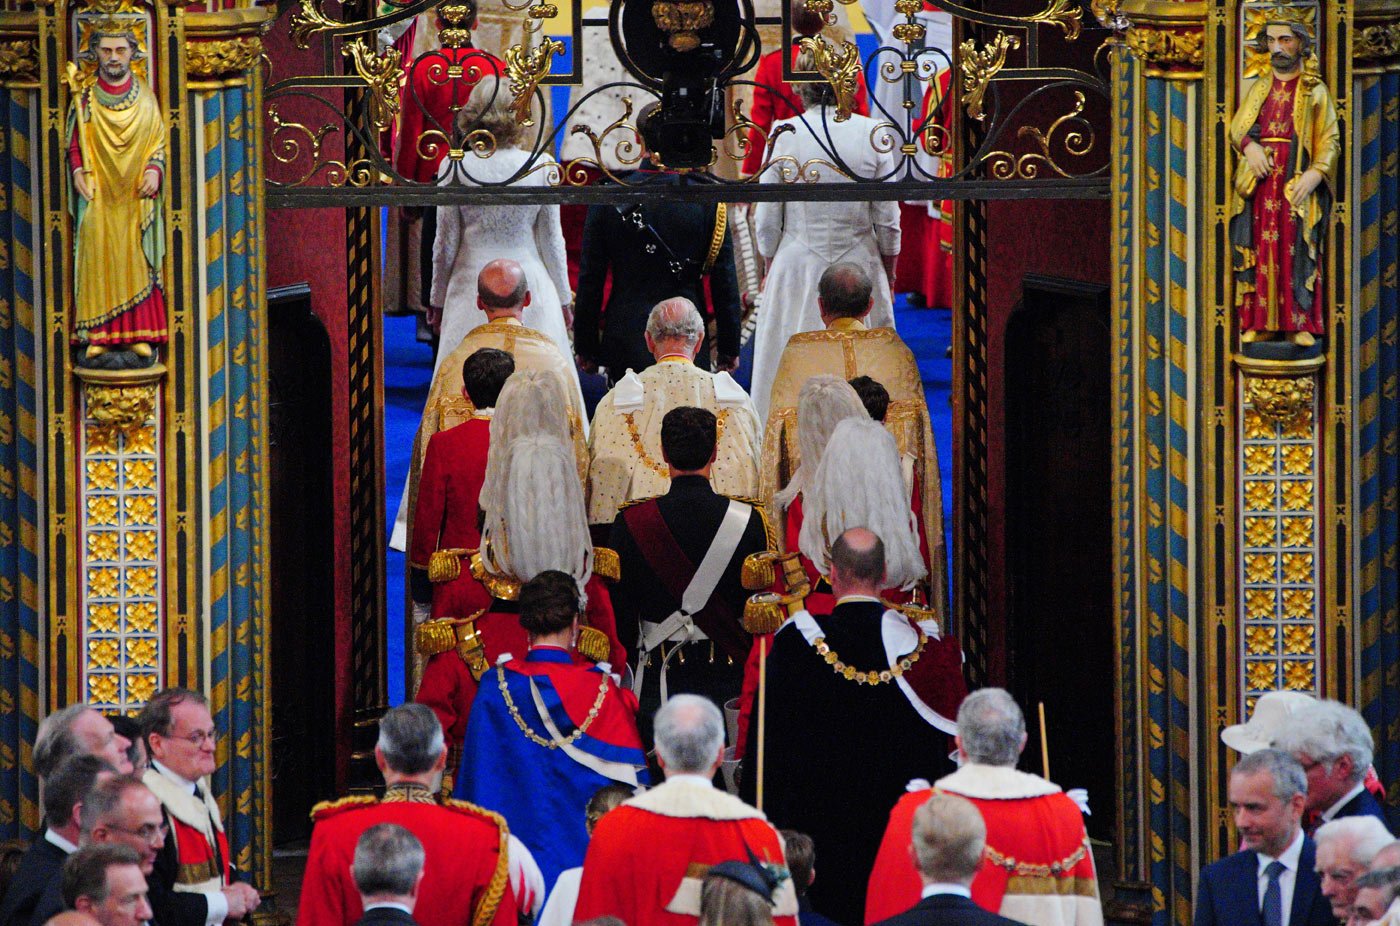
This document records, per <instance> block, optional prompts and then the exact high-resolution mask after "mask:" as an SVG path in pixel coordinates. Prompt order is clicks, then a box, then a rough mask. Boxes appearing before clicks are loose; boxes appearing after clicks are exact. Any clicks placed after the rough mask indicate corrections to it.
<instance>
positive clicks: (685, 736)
mask: <svg viewBox="0 0 1400 926" xmlns="http://www.w3.org/2000/svg"><path fill="white" fill-rule="evenodd" d="M654 732H655V737H656V752H657V754H658V755H659V756H661V759H662V761H664V762H665V763H666V770H667V771H669V772H672V773H680V774H684V773H687V772H689V773H700V774H703V773H705V772H708V771H709V770H710V766H712V765H714V763H715V759H717V758H718V757H719V751H720V749H721V748H722V747H723V746H724V717H723V715H721V714H720V712H719V708H717V707H715V704H714V702H713V701H711V700H710V699H709V698H702V697H701V696H700V695H694V694H678V695H675V696H673V697H672V698H670V699H669V700H668V701H667V702H666V703H665V704H663V705H661V710H659V711H657V712H656V721H655V731H654Z"/></svg>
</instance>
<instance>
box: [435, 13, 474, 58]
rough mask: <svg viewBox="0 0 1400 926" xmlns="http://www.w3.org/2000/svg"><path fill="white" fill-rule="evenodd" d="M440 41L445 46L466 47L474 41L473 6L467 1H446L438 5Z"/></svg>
mask: <svg viewBox="0 0 1400 926" xmlns="http://www.w3.org/2000/svg"><path fill="white" fill-rule="evenodd" d="M438 18H439V19H441V20H442V25H441V26H440V27H439V28H438V41H439V42H440V43H441V44H442V47H443V48H466V47H467V46H468V45H470V44H471V41H472V30H471V21H472V7H471V6H470V5H468V4H465V3H444V4H443V5H442V6H440V7H438Z"/></svg>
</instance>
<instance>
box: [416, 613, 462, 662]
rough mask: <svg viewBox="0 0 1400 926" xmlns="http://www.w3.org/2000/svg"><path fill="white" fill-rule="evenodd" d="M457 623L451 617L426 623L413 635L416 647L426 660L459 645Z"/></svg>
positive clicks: (419, 626)
mask: <svg viewBox="0 0 1400 926" xmlns="http://www.w3.org/2000/svg"><path fill="white" fill-rule="evenodd" d="M455 623H456V622H455V621H453V620H452V618H450V617H440V618H438V619H437V620H432V621H424V622H423V623H421V624H419V625H418V629H417V630H416V631H415V632H414V634H413V643H414V646H415V647H417V649H418V654H419V655H420V656H422V657H423V658H424V659H430V658H432V657H433V656H436V655H437V654H438V653H445V652H447V651H448V650H450V649H452V647H453V646H455V645H456V644H457V630H456V627H455V626H454V625H455Z"/></svg>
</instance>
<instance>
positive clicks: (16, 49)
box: [0, 39, 39, 83]
mask: <svg viewBox="0 0 1400 926" xmlns="http://www.w3.org/2000/svg"><path fill="white" fill-rule="evenodd" d="M38 79H39V44H38V43H37V42H35V41H34V40H33V39H17V40H15V41H13V42H0V83H8V82H24V83H30V82H33V81H36V80H38Z"/></svg>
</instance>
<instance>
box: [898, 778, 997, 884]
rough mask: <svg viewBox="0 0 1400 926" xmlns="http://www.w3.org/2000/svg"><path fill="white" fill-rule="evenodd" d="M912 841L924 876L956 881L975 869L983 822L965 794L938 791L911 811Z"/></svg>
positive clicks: (982, 839) (984, 828) (981, 845)
mask: <svg viewBox="0 0 1400 926" xmlns="http://www.w3.org/2000/svg"><path fill="white" fill-rule="evenodd" d="M913 842H914V857H915V859H916V860H917V861H918V865H919V871H920V872H921V873H922V874H923V876H924V877H925V878H926V879H929V880H932V881H939V882H944V883H950V882H951V883H954V884H956V883H959V882H962V881H966V880H968V879H969V878H971V877H972V876H973V875H975V874H976V873H977V866H978V865H980V864H981V862H982V850H983V848H984V847H985V846H986V843H987V824H986V823H985V822H983V820H982V815H981V814H980V813H978V812H977V808H976V807H975V806H974V805H973V803H972V802H971V801H969V800H968V799H967V798H965V797H959V796H957V795H956V794H950V793H947V792H942V791H939V792H935V793H934V794H933V796H932V797H930V798H929V799H928V800H927V801H925V802H924V803H923V805H922V806H921V807H919V809H918V810H916V811H914V825H913Z"/></svg>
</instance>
